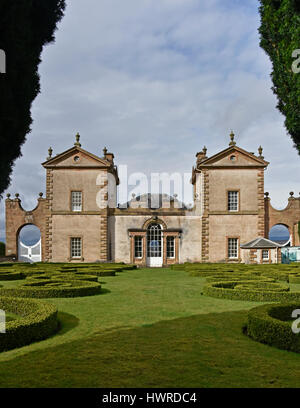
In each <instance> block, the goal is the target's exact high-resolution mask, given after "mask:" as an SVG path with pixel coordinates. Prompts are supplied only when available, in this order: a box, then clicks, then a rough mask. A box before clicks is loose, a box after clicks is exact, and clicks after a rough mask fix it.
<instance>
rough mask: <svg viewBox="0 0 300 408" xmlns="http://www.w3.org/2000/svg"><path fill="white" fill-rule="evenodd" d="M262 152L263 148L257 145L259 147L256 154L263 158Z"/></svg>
mask: <svg viewBox="0 0 300 408" xmlns="http://www.w3.org/2000/svg"><path fill="white" fill-rule="evenodd" d="M262 152H263V148H262V147H261V146H259V148H258V154H259V158H260V159H264V156H263V155H262Z"/></svg>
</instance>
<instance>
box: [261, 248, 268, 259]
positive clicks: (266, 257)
mask: <svg viewBox="0 0 300 408" xmlns="http://www.w3.org/2000/svg"><path fill="white" fill-rule="evenodd" d="M262 259H264V260H265V261H268V260H269V251H268V250H267V249H263V251H262Z"/></svg>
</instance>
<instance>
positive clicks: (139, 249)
mask: <svg viewBox="0 0 300 408" xmlns="http://www.w3.org/2000/svg"><path fill="white" fill-rule="evenodd" d="M134 257H135V258H143V237H134Z"/></svg>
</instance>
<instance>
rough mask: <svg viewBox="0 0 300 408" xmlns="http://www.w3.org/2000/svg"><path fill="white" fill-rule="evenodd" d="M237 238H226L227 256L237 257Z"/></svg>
mask: <svg viewBox="0 0 300 408" xmlns="http://www.w3.org/2000/svg"><path fill="white" fill-rule="evenodd" d="M238 245H239V239H238V238H228V258H230V259H237V258H238V253H239V251H238Z"/></svg>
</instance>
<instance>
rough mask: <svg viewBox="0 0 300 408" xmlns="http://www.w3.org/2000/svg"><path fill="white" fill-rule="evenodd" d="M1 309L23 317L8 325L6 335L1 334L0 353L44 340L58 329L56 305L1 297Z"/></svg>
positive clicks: (33, 300)
mask: <svg viewBox="0 0 300 408" xmlns="http://www.w3.org/2000/svg"><path fill="white" fill-rule="evenodd" d="M0 309H2V310H4V311H5V312H10V313H14V314H17V315H20V316H21V318H20V319H16V320H12V321H9V322H7V323H6V333H1V334H0V351H6V350H10V349H13V348H16V347H22V346H25V345H27V344H30V343H32V342H34V341H39V340H44V339H46V338H47V337H49V336H51V335H52V334H54V333H55V332H56V331H57V329H58V320H57V308H56V307H55V306H54V305H51V304H48V303H44V302H41V301H37V300H35V299H18V298H14V297H2V296H1V297H0Z"/></svg>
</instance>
